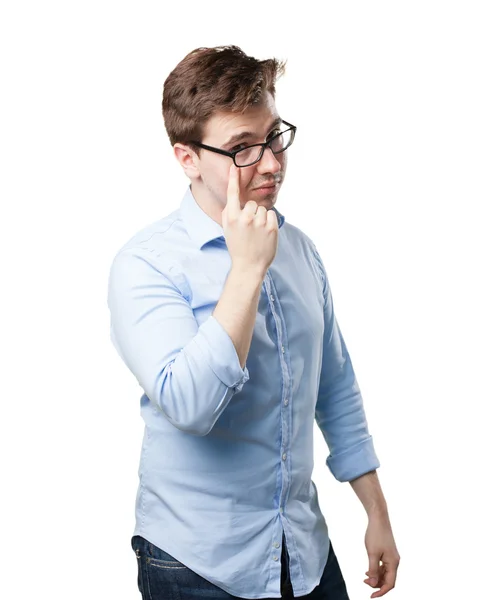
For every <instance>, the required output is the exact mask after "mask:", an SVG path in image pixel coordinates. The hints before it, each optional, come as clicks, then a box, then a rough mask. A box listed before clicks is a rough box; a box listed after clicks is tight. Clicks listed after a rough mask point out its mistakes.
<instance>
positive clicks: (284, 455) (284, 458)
mask: <svg viewBox="0 0 479 600" xmlns="http://www.w3.org/2000/svg"><path fill="white" fill-rule="evenodd" d="M283 460H286V452H283Z"/></svg>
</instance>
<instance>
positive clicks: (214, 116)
mask: <svg viewBox="0 0 479 600" xmlns="http://www.w3.org/2000/svg"><path fill="white" fill-rule="evenodd" d="M285 64H286V63H285V62H279V61H278V60H276V59H268V60H263V61H259V60H257V59H255V58H253V57H250V56H247V55H246V54H245V53H244V52H243V51H242V50H241V49H240V48H238V47H237V46H220V47H216V48H198V49H196V50H193V51H192V52H190V53H189V54H188V55H187V56H186V57H185V58H184V59H183V60H182V61H181V62H180V63H179V64H178V65H177V67H176V68H175V69H174V70H173V71H172V72H171V73H170V75H169V76H168V77H167V79H166V81H165V84H164V91H163V117H164V120H165V127H166V131H167V133H168V137H169V139H170V142H171V145H172V146H173V147H174V152H175V156H176V158H177V160H178V162H179V163H180V164H181V166H182V167H183V169H184V171H185V173H186V175H187V176H188V177H189V179H190V180H191V188H192V191H193V194H194V196H195V199H196V200H197V201H198V202H199V204H200V205H201V207H202V208H203V210H205V212H207V214H209V215H210V216H211V217H212V218H213V219H214V220H215V221H217V222H218V223H220V224H221V211H222V210H223V208H224V206H225V204H226V190H227V187H228V176H229V170H230V166H231V163H232V159H231V158H230V157H228V156H225V155H223V154H221V153H218V152H216V151H212V150H210V149H205V148H202V147H199V146H198V145H197V144H196V143H194V142H199V143H201V144H202V145H207V146H210V147H212V148H215V149H220V150H224V151H227V152H234V151H236V150H239V149H242V148H244V147H245V146H249V145H251V144H258V143H262V142H265V141H268V140H269V139H270V138H271V137H273V136H274V135H275V134H277V133H279V132H281V131H285V130H287V129H288V126H287V125H285V124H284V123H283V122H282V121H281V119H280V116H279V114H278V112H277V110H276V105H275V82H276V80H277V78H278V77H280V76H281V75H282V74H283V73H284V70H285ZM247 133H248V134H249V135H247V136H246V135H245V134H247ZM241 134H243V136H242V137H239V136H240V135H241ZM287 135H291V133H289V134H287ZM285 137H286V136H285ZM232 138H233V139H232ZM277 147H278V143H277V142H275V146H274V148H275V150H277ZM258 150H259V149H258ZM286 154H287V151H285V152H278V153H275V154H273V152H272V150H271V148H270V147H266V149H265V150H264V152H263V156H262V157H261V160H260V161H259V162H256V163H255V164H253V165H251V166H246V167H242V168H241V169H240V200H241V206H244V204H245V203H246V202H247V201H248V200H255V201H256V202H258V204H260V205H263V206H265V207H266V208H271V207H272V206H273V205H274V203H275V201H276V197H277V194H278V192H279V188H280V185H281V183H282V181H283V179H284V176H285V173H286V165H287V158H286ZM240 158H241V157H240V156H237V162H241V160H240ZM243 162H244V161H243ZM272 183H276V184H277V185H276V187H275V188H274V189H272V191H269V192H268V193H265V192H264V191H260V190H259V189H258V188H260V187H261V186H264V185H267V184H272Z"/></svg>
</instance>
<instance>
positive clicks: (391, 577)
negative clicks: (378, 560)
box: [371, 565, 397, 598]
mask: <svg viewBox="0 0 479 600" xmlns="http://www.w3.org/2000/svg"><path fill="white" fill-rule="evenodd" d="M382 566H384V573H383V574H382V576H381V579H380V581H379V583H380V584H381V587H380V589H379V590H378V591H377V592H374V593H373V594H372V595H371V598H380V597H381V596H384V594H387V593H388V592H390V591H391V590H392V589H393V588H394V586H395V585H396V572H397V568H396V569H394V568H392V567H391V566H389V570H388V567H387V566H386V565H382Z"/></svg>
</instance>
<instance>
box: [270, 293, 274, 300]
mask: <svg viewBox="0 0 479 600" xmlns="http://www.w3.org/2000/svg"><path fill="white" fill-rule="evenodd" d="M270 298H271V302H274V296H273V294H271V296H270Z"/></svg>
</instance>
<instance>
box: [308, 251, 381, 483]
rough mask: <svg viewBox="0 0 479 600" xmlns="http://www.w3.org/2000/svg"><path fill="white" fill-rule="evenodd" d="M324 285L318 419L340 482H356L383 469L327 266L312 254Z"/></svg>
mask: <svg viewBox="0 0 479 600" xmlns="http://www.w3.org/2000/svg"><path fill="white" fill-rule="evenodd" d="M313 253H314V256H315V259H316V261H317V265H318V267H319V273H320V277H321V279H322V284H323V306H324V336H323V353H322V364H321V376H320V381H319V392H318V398H317V402H316V412H315V419H316V422H317V424H318V426H319V428H320V429H321V432H322V434H323V436H324V439H325V441H326V443H327V445H328V448H329V451H330V454H329V456H328V458H327V459H326V464H327V465H328V467H329V469H330V471H331V473H332V474H333V476H334V477H335V478H336V479H337V480H338V481H352V480H353V479H355V478H357V477H360V476H361V475H364V473H368V472H369V471H373V470H375V469H376V468H378V467H379V466H380V463H379V460H378V457H377V455H376V452H375V449H374V445H373V440H372V436H371V435H370V434H369V430H368V423H367V420H366V414H365V411H364V406H363V400H362V396H361V391H360V389H359V385H358V382H357V379H356V376H355V373H354V369H353V365H352V362H351V358H350V356H349V352H348V349H347V347H346V344H345V341H344V339H343V336H342V333H341V329H340V327H339V324H338V321H337V319H336V316H335V314H334V306H333V298H332V294H331V289H330V286H329V280H328V276H327V273H326V270H325V268H324V264H323V262H322V260H321V258H320V256H319V254H318V252H317V250H316V248H314V250H313Z"/></svg>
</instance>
